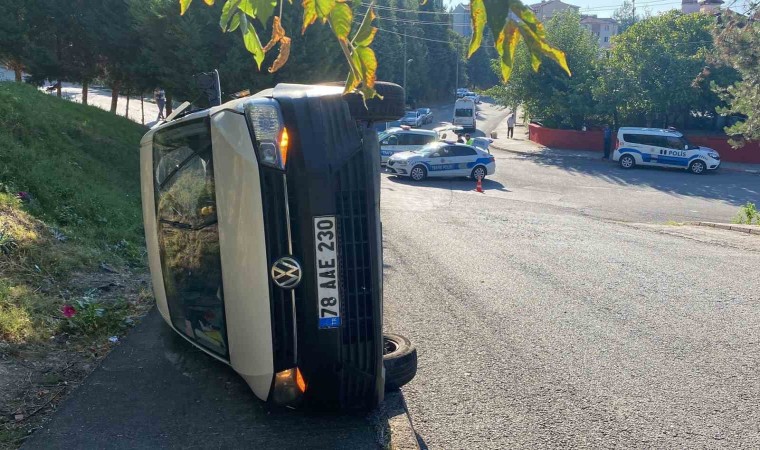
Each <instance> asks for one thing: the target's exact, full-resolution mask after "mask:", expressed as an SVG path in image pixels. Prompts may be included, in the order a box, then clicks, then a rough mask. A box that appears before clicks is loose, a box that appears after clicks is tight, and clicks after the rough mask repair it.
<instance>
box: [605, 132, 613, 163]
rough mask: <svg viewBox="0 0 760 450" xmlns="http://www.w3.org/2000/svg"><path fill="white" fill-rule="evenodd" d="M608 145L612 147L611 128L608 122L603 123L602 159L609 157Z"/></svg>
mask: <svg viewBox="0 0 760 450" xmlns="http://www.w3.org/2000/svg"><path fill="white" fill-rule="evenodd" d="M610 147H612V129H611V128H610V126H609V125H608V124H605V125H604V157H603V158H604V159H610Z"/></svg>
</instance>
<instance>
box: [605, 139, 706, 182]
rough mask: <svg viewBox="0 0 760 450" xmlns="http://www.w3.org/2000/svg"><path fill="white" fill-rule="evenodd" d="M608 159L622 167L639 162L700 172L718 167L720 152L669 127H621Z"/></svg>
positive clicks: (645, 164) (630, 166) (628, 167)
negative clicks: (696, 142)
mask: <svg viewBox="0 0 760 450" xmlns="http://www.w3.org/2000/svg"><path fill="white" fill-rule="evenodd" d="M617 138H618V145H617V148H615V152H614V153H613V155H612V159H613V160H615V161H619V162H620V166H621V167H622V168H624V169H630V168H632V167H634V166H636V165H637V164H640V165H643V166H660V167H678V168H682V169H687V170H689V171H690V172H692V173H695V174H701V173H705V172H706V171H708V170H715V169H717V168H718V167H720V155H719V154H718V152H716V151H715V150H713V149H711V148H707V147H700V146H698V145H692V144H690V143H689V141H688V140H687V139H686V137H685V136H684V135H683V134H682V133H681V132H679V131H676V130H673V129H667V130H662V129H657V128H636V127H623V128H620V129H619V130H618V135H617Z"/></svg>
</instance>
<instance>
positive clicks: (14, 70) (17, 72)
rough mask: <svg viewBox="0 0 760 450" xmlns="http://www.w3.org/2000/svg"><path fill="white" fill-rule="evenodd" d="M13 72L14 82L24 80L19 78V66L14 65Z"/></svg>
mask: <svg viewBox="0 0 760 450" xmlns="http://www.w3.org/2000/svg"><path fill="white" fill-rule="evenodd" d="M13 73H14V74H15V75H16V83H21V82H22V81H24V80H23V79H22V78H21V68H19V67H18V66H16V67H14V68H13Z"/></svg>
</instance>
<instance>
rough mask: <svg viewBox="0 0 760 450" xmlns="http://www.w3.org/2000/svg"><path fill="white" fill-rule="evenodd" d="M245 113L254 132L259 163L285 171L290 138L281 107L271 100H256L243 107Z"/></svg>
mask: <svg viewBox="0 0 760 450" xmlns="http://www.w3.org/2000/svg"><path fill="white" fill-rule="evenodd" d="M243 112H244V114H245V117H246V120H248V123H249V124H250V125H251V128H252V130H253V139H254V147H255V148H256V150H257V152H258V157H259V162H260V163H261V164H264V165H267V166H269V167H274V168H275V169H281V170H285V167H286V165H287V162H288V149H289V144H290V136H289V135H288V130H287V128H285V122H284V120H283V119H282V112H281V111H280V105H279V104H278V103H277V101H275V100H274V99H271V98H254V99H251V100H250V101H248V102H246V103H245V104H244V105H243Z"/></svg>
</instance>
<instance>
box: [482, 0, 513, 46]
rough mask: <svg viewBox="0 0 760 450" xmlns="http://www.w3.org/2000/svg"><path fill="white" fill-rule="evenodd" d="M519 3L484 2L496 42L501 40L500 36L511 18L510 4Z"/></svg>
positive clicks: (484, 0) (492, 0) (505, 0)
mask: <svg viewBox="0 0 760 450" xmlns="http://www.w3.org/2000/svg"><path fill="white" fill-rule="evenodd" d="M517 1H519V0H483V4H484V5H485V7H486V18H487V23H488V28H490V29H491V34H492V35H493V40H494V42H496V40H497V39H499V34H500V33H501V30H503V29H504V24H505V23H506V21H507V17H508V16H509V6H510V4H511V3H512V2H517ZM474 31H475V30H474V29H473V32H474Z"/></svg>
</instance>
